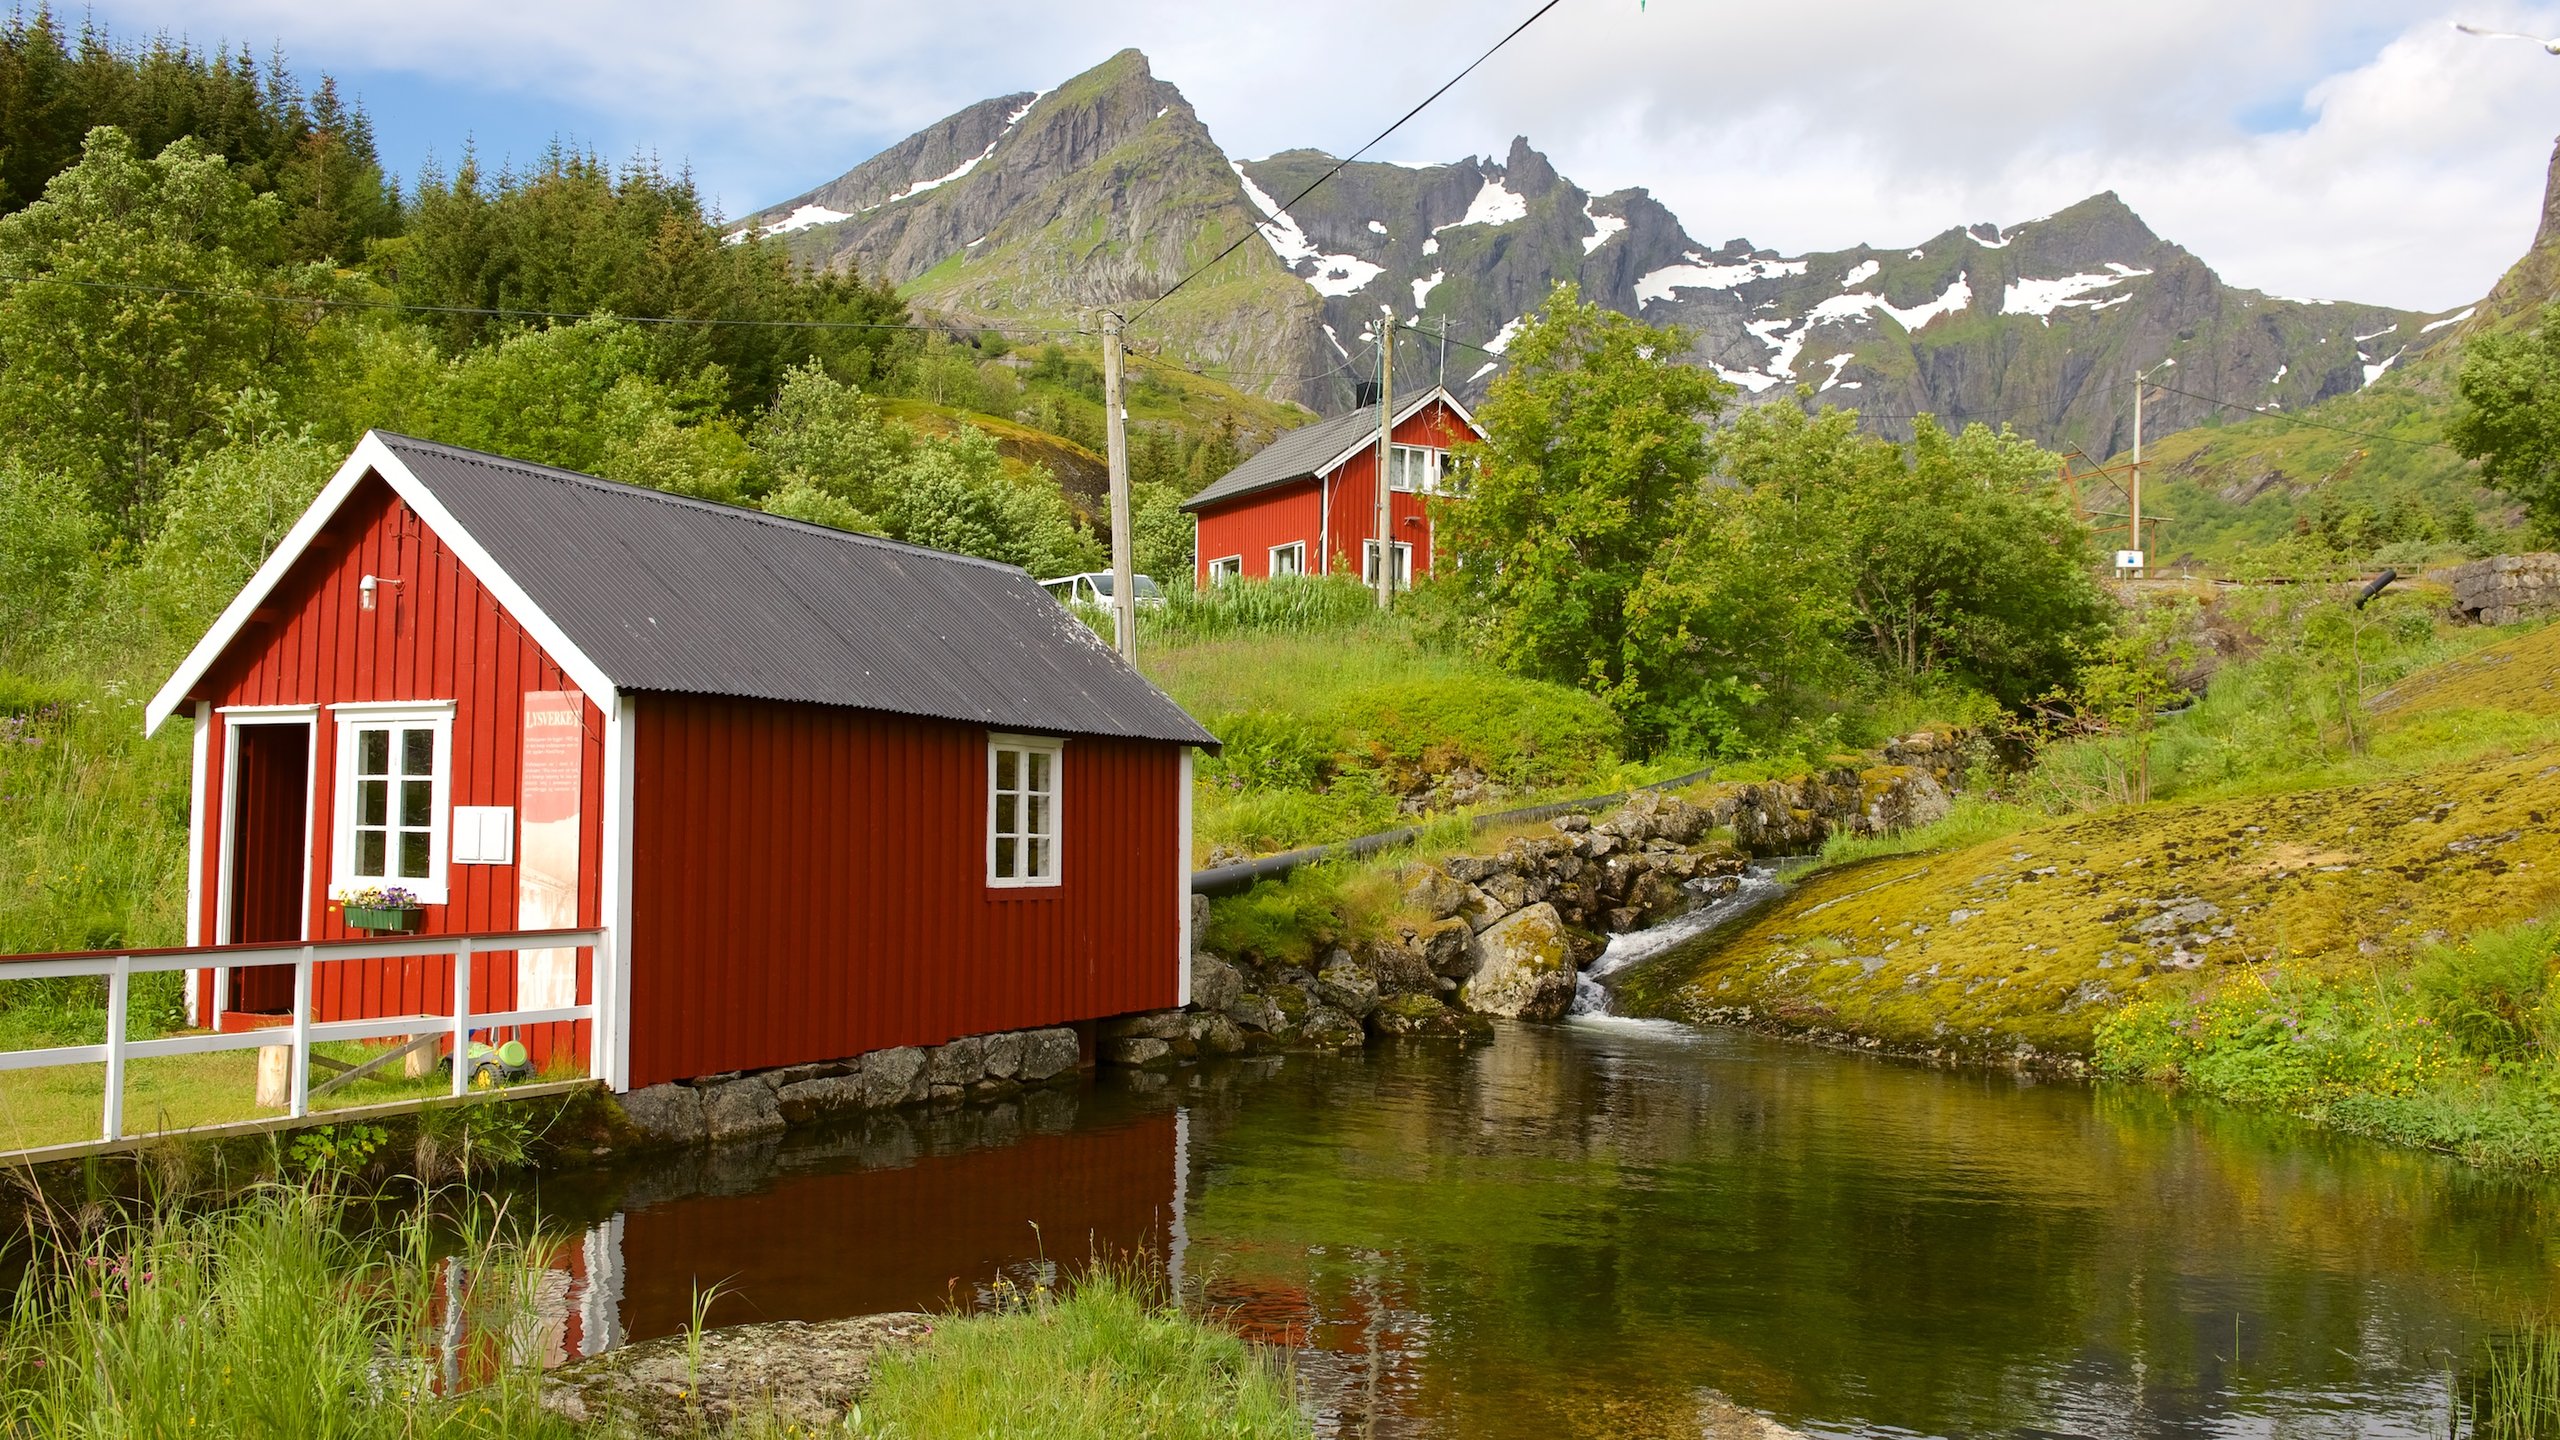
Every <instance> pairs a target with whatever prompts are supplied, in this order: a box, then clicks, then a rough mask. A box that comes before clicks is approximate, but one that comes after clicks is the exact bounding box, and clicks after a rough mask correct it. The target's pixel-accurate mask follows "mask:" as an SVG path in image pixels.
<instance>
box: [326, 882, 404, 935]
mask: <svg viewBox="0 0 2560 1440" xmlns="http://www.w3.org/2000/svg"><path fill="white" fill-rule="evenodd" d="M337 899H338V910H339V913H340V914H342V915H343V916H345V917H346V922H347V928H348V929H350V930H363V931H366V932H368V933H370V934H374V935H408V934H412V933H414V932H415V931H416V930H417V928H418V921H419V918H420V917H421V916H423V915H424V914H425V913H426V911H425V909H424V907H422V906H421V905H420V904H419V903H418V897H417V896H415V895H412V894H410V893H409V892H408V891H406V890H403V889H401V888H400V887H399V886H397V885H392V886H367V887H365V888H364V889H362V890H342V891H340V892H339V893H338V897H337Z"/></svg>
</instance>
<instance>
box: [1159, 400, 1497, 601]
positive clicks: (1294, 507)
mask: <svg viewBox="0 0 2560 1440" xmlns="http://www.w3.org/2000/svg"><path fill="white" fill-rule="evenodd" d="M1395 438H1396V443H1397V444H1399V445H1431V446H1437V447H1439V448H1442V449H1446V448H1448V447H1450V446H1453V445H1457V444H1459V443H1461V442H1463V441H1467V440H1472V439H1474V438H1475V432H1474V431H1472V430H1470V429H1468V428H1467V424H1466V422H1465V421H1463V420H1461V419H1459V418H1458V416H1457V414H1456V412H1454V411H1452V410H1451V409H1450V408H1449V407H1448V406H1446V405H1439V404H1434V405H1429V406H1426V407H1424V408H1423V409H1421V410H1419V411H1416V412H1415V413H1414V414H1412V415H1409V416H1406V417H1405V419H1404V421H1403V422H1402V423H1400V424H1398V425H1397V426H1396V437H1395ZM1377 473H1378V450H1377V446H1376V444H1375V443H1374V442H1373V443H1371V444H1370V445H1369V446H1368V447H1367V448H1366V449H1363V450H1361V451H1359V452H1358V453H1356V454H1354V455H1353V456H1352V457H1351V458H1350V459H1348V460H1346V461H1344V462H1343V463H1342V467H1341V468H1340V469H1338V470H1335V471H1333V472H1332V473H1331V474H1330V475H1328V476H1325V477H1323V478H1322V479H1319V480H1307V481H1301V482H1299V483H1297V484H1294V485H1283V486H1277V487H1274V488H1272V489H1269V490H1263V491H1258V492H1256V493H1254V494H1252V495H1248V496H1245V497H1243V498H1242V499H1239V500H1237V501H1235V502H1233V503H1232V504H1228V505H1221V506H1217V507H1215V508H1213V509H1209V510H1204V511H1202V512H1200V516H1199V529H1198V531H1197V535H1198V550H1197V553H1198V557H1199V559H1198V573H1197V575H1196V576H1195V577H1194V578H1195V580H1196V581H1197V582H1198V583H1200V584H1206V583H1208V578H1209V562H1210V561H1211V560H1214V559H1217V558H1218V557H1220V556H1224V555H1235V554H1239V553H1241V554H1242V555H1243V556H1244V573H1245V575H1246V577H1247V578H1250V579H1264V578H1267V577H1268V576H1269V575H1270V573H1271V563H1270V547H1272V546H1274V545H1286V544H1288V543H1290V542H1291V541H1298V540H1302V541H1305V542H1306V543H1307V549H1308V560H1307V564H1308V568H1309V569H1310V570H1316V571H1320V572H1322V573H1326V574H1334V575H1350V576H1352V577H1354V578H1357V577H1358V576H1359V574H1360V567H1361V557H1362V555H1363V554H1364V553H1365V549H1366V546H1367V544H1368V542H1369V541H1371V540H1373V539H1375V538H1377V533H1378V518H1377V510H1376V508H1375V507H1376V505H1377V503H1378V501H1377V490H1376V488H1375V486H1376V481H1377ZM1327 485H1329V486H1330V487H1331V490H1332V499H1331V520H1332V523H1331V526H1330V529H1329V531H1328V533H1327V535H1326V536H1325V537H1324V539H1325V543H1324V544H1323V545H1321V546H1319V545H1318V544H1317V535H1316V530H1317V527H1318V526H1319V525H1320V524H1322V523H1323V520H1322V518H1321V517H1322V516H1323V514H1324V512H1325V505H1324V502H1323V501H1322V500H1321V499H1320V498H1319V497H1320V487H1322V486H1327ZM1387 515H1388V523H1389V525H1390V526H1391V527H1392V528H1393V530H1394V532H1395V540H1396V541H1397V542H1398V543H1400V544H1406V545H1411V546H1412V547H1413V573H1414V576H1415V578H1417V579H1418V578H1420V577H1422V576H1424V575H1428V574H1430V573H1431V560H1432V535H1431V510H1430V500H1429V498H1428V497H1426V496H1422V495H1414V494H1409V493H1406V492H1403V491H1394V492H1390V493H1389V495H1388V496H1387ZM1319 549H1321V550H1322V551H1323V552H1324V554H1325V556H1326V558H1325V560H1323V561H1321V562H1319V561H1318V560H1317V559H1316V558H1315V552H1316V551H1317V550H1319Z"/></svg>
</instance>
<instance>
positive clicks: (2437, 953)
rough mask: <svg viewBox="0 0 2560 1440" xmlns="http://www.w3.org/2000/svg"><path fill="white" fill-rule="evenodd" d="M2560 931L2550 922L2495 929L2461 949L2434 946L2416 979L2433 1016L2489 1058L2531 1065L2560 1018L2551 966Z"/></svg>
mask: <svg viewBox="0 0 2560 1440" xmlns="http://www.w3.org/2000/svg"><path fill="white" fill-rule="evenodd" d="M2555 951H2560V931H2555V929H2554V928H2553V927H2552V926H2551V925H2549V924H2547V923H2543V922H2534V923H2531V924H2526V925H2517V926H2511V927H2509V928H2507V929H2504V930H2491V931H2487V932H2484V933H2482V934H2479V935H2475V936H2473V937H2472V938H2471V939H2470V940H2468V941H2466V942H2465V943H2463V944H2460V945H2438V946H2434V947H2431V948H2430V949H2428V950H2427V952H2426V953H2425V954H2424V955H2422V956H2421V957H2420V958H2419V961H2418V966H2417V969H2416V971H2415V973H2414V979H2415V980H2416V982H2417V987H2418V994H2419V996H2420V998H2421V999H2422V1000H2424V1001H2425V1003H2426V1007H2427V1012H2428V1014H2430V1015H2431V1016H2433V1017H2434V1019H2435V1022H2436V1024H2437V1025H2439V1026H2441V1027H2442V1028H2443V1030H2444V1033H2445V1034H2446V1035H2447V1036H2448V1037H2450V1038H2451V1039H2452V1041H2453V1043H2454V1044H2456V1045H2457V1046H2460V1047H2461V1049H2462V1051H2463V1053H2465V1054H2467V1055H2471V1056H2474V1057H2476V1058H2479V1059H2482V1060H2523V1059H2526V1058H2528V1057H2530V1056H2532V1055H2534V1054H2536V1053H2539V1052H2542V1051H2544V1050H2545V1049H2546V1048H2547V1047H2548V1045H2549V1041H2550V1037H2551V1033H2552V1031H2553V1029H2554V1028H2555V1021H2560V1016H2555V1015H2553V1014H2552V1013H2551V1002H2552V1001H2553V1000H2555V999H2560V996H2555V995H2554V994H2553V993H2552V989H2551V964H2552V958H2553V954H2554V952H2555Z"/></svg>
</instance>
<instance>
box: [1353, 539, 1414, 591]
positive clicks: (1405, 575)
mask: <svg viewBox="0 0 2560 1440" xmlns="http://www.w3.org/2000/svg"><path fill="white" fill-rule="evenodd" d="M1395 554H1396V560H1395V565H1396V571H1395V588H1397V589H1399V590H1409V589H1411V588H1413V547H1412V546H1411V545H1408V544H1406V543H1405V542H1403V541H1401V540H1399V541H1397V542H1396V551H1395ZM1360 583H1361V584H1363V585H1368V586H1375V585H1376V584H1377V583H1378V542H1377V541H1375V540H1367V541H1363V542H1361V550H1360Z"/></svg>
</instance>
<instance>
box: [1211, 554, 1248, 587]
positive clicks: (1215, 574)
mask: <svg viewBox="0 0 2560 1440" xmlns="http://www.w3.org/2000/svg"><path fill="white" fill-rule="evenodd" d="M1243 578H1244V557H1243V556H1242V555H1221V556H1219V557H1218V558H1217V559H1215V560H1212V561H1210V562H1209V583H1210V584H1212V585H1224V584H1226V583H1227V582H1228V581H1230V580H1241V579H1243Z"/></svg>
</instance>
